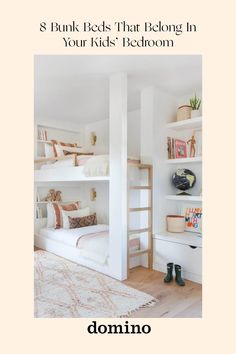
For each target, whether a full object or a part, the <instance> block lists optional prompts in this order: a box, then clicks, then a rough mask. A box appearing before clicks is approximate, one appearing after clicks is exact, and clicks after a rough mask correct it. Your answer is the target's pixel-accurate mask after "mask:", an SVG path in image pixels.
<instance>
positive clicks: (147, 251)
mask: <svg viewBox="0 0 236 354" xmlns="http://www.w3.org/2000/svg"><path fill="white" fill-rule="evenodd" d="M149 252H150V250H139V251H135V252H131V253H130V254H129V257H136V256H140V255H141V254H145V253H149Z"/></svg>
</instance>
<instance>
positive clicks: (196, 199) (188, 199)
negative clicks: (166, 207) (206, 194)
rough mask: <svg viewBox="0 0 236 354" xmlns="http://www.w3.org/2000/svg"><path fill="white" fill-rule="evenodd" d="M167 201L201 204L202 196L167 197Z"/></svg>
mask: <svg viewBox="0 0 236 354" xmlns="http://www.w3.org/2000/svg"><path fill="white" fill-rule="evenodd" d="M166 199H169V200H178V201H186V202H201V201H202V196H200V195H167V196H166Z"/></svg>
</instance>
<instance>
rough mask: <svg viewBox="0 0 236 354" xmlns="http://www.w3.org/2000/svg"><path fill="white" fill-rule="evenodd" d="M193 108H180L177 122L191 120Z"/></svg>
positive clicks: (185, 106) (186, 106)
mask: <svg viewBox="0 0 236 354" xmlns="http://www.w3.org/2000/svg"><path fill="white" fill-rule="evenodd" d="M191 111H192V108H191V106H188V105H184V106H180V107H179V108H178V111H177V121H180V120H185V119H190V118H191Z"/></svg>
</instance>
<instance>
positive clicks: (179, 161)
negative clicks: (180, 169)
mask: <svg viewBox="0 0 236 354" xmlns="http://www.w3.org/2000/svg"><path fill="white" fill-rule="evenodd" d="M196 162H202V156H196V157H185V158H181V159H169V160H167V163H170V164H182V163H196Z"/></svg>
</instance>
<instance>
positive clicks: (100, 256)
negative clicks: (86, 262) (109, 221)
mask: <svg viewBox="0 0 236 354" xmlns="http://www.w3.org/2000/svg"><path fill="white" fill-rule="evenodd" d="M103 231H104V232H108V231H109V226H108V225H106V224H98V225H93V226H87V227H81V228H78V229H56V230H55V229H53V228H42V229H41V230H40V233H39V235H40V236H42V237H46V238H49V239H51V240H54V241H57V242H60V243H62V244H66V245H68V246H72V247H77V244H78V241H79V239H80V238H81V237H83V236H86V235H91V234H93V233H99V232H103ZM78 252H79V254H80V255H81V256H83V257H85V258H88V259H91V260H93V261H95V262H97V263H100V264H105V263H106V262H107V260H108V255H109V237H104V236H103V235H102V234H101V237H100V236H97V237H95V238H93V241H92V242H91V240H90V239H89V238H88V242H86V243H84V248H82V249H78Z"/></svg>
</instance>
